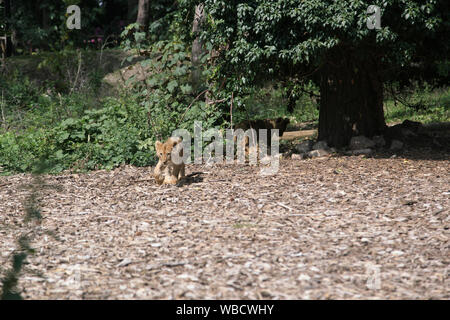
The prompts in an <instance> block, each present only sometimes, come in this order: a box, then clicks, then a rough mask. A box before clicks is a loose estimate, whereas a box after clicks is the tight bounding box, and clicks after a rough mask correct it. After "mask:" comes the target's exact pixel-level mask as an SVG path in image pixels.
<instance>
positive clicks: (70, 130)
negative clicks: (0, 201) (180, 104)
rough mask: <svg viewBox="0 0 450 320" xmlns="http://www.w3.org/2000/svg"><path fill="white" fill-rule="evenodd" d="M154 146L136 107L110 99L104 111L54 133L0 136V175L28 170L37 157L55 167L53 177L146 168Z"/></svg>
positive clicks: (68, 122)
mask: <svg viewBox="0 0 450 320" xmlns="http://www.w3.org/2000/svg"><path fill="white" fill-rule="evenodd" d="M154 141H155V140H154V138H153V137H151V135H150V130H149V127H148V124H147V121H146V113H145V112H144V111H143V110H142V109H141V108H140V107H139V106H138V105H137V104H135V103H133V102H132V101H131V100H130V99H126V98H123V99H112V98H110V99H108V100H107V101H106V102H105V103H104V106H103V107H102V108H100V109H97V110H87V111H85V113H84V115H83V116H82V117H80V118H68V119H65V120H63V121H62V122H61V123H60V124H59V125H57V126H55V127H54V128H52V129H48V130H44V129H41V130H35V129H33V130H27V131H25V132H22V133H17V134H15V133H13V132H7V133H5V134H3V135H0V166H1V167H3V172H4V173H12V172H25V171H30V170H32V169H33V164H34V163H35V162H36V160H37V159H39V158H43V159H48V160H50V161H51V162H52V163H53V167H52V172H60V171H62V170H64V169H72V170H83V171H84V170H91V169H102V168H104V169H112V168H113V167H115V166H118V165H120V164H123V163H130V164H133V165H137V166H145V165H150V164H152V163H154V162H155V158H154V150H153V145H154Z"/></svg>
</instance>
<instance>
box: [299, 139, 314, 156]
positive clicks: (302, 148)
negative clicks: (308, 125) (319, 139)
mask: <svg viewBox="0 0 450 320" xmlns="http://www.w3.org/2000/svg"><path fill="white" fill-rule="evenodd" d="M312 146H313V142H312V141H311V140H305V141H302V142H300V143H299V144H297V145H296V146H295V150H297V152H298V153H306V152H309V151H311V149H312Z"/></svg>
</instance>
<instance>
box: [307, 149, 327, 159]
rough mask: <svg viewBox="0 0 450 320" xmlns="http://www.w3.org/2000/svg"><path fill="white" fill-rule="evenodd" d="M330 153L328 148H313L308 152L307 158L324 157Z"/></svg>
mask: <svg viewBox="0 0 450 320" xmlns="http://www.w3.org/2000/svg"><path fill="white" fill-rule="evenodd" d="M329 154H330V153H329V152H328V151H327V150H323V149H319V150H312V151H310V152H308V153H307V154H306V157H307V158H318V157H324V156H327V155H329Z"/></svg>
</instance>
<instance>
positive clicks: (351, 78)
mask: <svg viewBox="0 0 450 320" xmlns="http://www.w3.org/2000/svg"><path fill="white" fill-rule="evenodd" d="M360 57H370V55H369V54H359V55H358V54H354V53H353V52H352V50H351V49H344V48H337V49H335V50H333V51H332V52H331V53H330V54H329V56H328V57H327V61H326V62H325V63H324V65H323V66H322V67H321V70H320V73H319V74H320V75H319V79H320V80H319V86H320V111H319V137H318V140H319V141H321V140H325V141H327V143H328V145H329V146H333V147H338V148H339V147H343V146H346V145H348V143H349V142H350V139H351V137H353V136H359V135H364V136H366V137H369V138H370V137H372V136H374V135H378V134H382V133H383V132H384V130H385V128H386V123H385V121H384V112H383V83H382V81H381V79H380V77H379V74H378V71H377V67H378V63H377V60H376V59H375V58H374V57H372V58H366V59H365V60H362V59H361V58H360Z"/></svg>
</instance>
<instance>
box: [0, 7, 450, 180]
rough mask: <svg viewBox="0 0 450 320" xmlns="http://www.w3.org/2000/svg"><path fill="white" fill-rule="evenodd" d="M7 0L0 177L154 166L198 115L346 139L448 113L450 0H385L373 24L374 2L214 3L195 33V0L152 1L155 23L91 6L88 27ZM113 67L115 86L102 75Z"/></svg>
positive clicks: (221, 122) (218, 122)
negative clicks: (9, 49)
mask: <svg viewBox="0 0 450 320" xmlns="http://www.w3.org/2000/svg"><path fill="white" fill-rule="evenodd" d="M6 3H8V6H9V7H11V8H12V9H13V10H6V7H7V6H5V8H1V10H0V15H1V16H2V17H3V16H4V17H5V18H6V20H5V21H6V22H2V23H1V24H0V30H1V32H6V34H8V35H11V36H12V35H13V34H14V36H15V39H14V40H15V44H14V46H15V48H14V49H15V50H14V52H13V56H11V57H9V58H7V59H6V61H7V68H5V69H4V72H2V73H1V75H0V172H1V174H11V173H15V172H29V171H31V170H33V168H34V167H35V165H34V164H35V163H36V160H37V159H46V160H48V161H50V162H51V163H52V169H51V170H50V171H51V172H61V171H63V170H72V171H84V170H92V169H101V168H104V169H111V168H114V167H115V166H118V165H120V164H124V163H129V164H133V165H137V166H148V165H151V164H154V163H155V160H156V159H155V154H154V150H153V146H154V142H155V141H156V140H157V139H165V138H167V137H168V136H169V135H170V134H171V132H172V131H173V130H174V129H177V128H185V129H188V130H191V131H192V128H193V123H194V121H202V126H203V129H208V128H211V127H217V128H225V127H229V126H230V122H231V120H233V123H234V124H236V123H237V122H239V121H242V120H246V119H265V118H275V117H279V116H282V117H289V118H290V120H291V127H294V128H295V127H298V126H297V124H298V123H303V122H307V123H309V125H314V126H316V127H318V129H319V138H320V139H325V140H329V142H330V145H345V143H346V141H347V140H348V139H349V137H350V136H351V134H352V130H350V129H351V128H353V127H356V128H358V130H359V131H358V132H360V133H365V134H366V135H370V134H374V133H375V132H377V130H381V128H384V120H385V121H386V122H387V123H391V122H400V121H403V120H404V119H411V120H416V121H421V122H436V121H449V119H450V116H449V103H450V91H449V88H448V87H447V85H448V77H449V74H450V64H449V62H448V54H447V53H448V51H449V46H448V43H447V42H445V41H440V40H441V37H442V36H443V35H446V34H448V32H447V31H448V23H447V24H446V23H445V21H448V14H449V12H450V10H447V9H448V3H447V2H445V1H431V2H429V3H427V4H426V5H419V4H418V3H419V2H416V1H412V0H408V1H404V2H402V3H398V2H396V1H384V2H383V3H382V4H380V7H381V11H382V12H381V13H382V17H383V18H382V28H381V29H380V30H372V29H370V28H367V26H366V22H367V7H368V5H369V4H372V3H371V2H366V1H357V2H353V1H352V2H351V3H350V2H348V1H343V2H334V3H333V4H331V5H330V4H329V3H328V2H326V1H319V0H317V1H310V2H305V1H299V0H294V1H288V2H286V1H282V0H276V1H267V0H257V1H237V0H236V1H235V0H233V1H216V0H215V1H212V0H211V1H210V0H206V1H204V2H203V3H204V5H205V7H204V9H205V11H204V12H207V14H206V15H205V14H203V18H202V17H197V18H198V19H199V20H202V19H203V20H204V22H203V24H201V25H200V27H199V28H198V29H197V31H195V32H193V31H192V30H193V28H192V26H193V24H194V23H193V22H194V21H195V20H194V12H195V10H196V7H197V5H198V1H193V0H183V1H177V2H176V4H174V3H173V2H171V1H167V0H161V1H151V2H148V3H149V5H150V10H149V12H150V13H147V15H149V16H148V20H149V21H148V22H149V23H148V27H147V28H144V27H143V25H140V24H139V23H138V22H137V21H136V14H137V10H138V8H133V7H130V6H128V4H129V2H128V1H125V0H121V1H102V2H96V1H91V2H89V3H87V2H85V3H83V5H84V6H85V9H86V10H84V11H83V14H84V15H83V20H82V21H83V31H82V32H81V31H79V30H78V31H77V30H69V29H67V28H66V27H65V25H64V23H65V20H66V16H65V10H64V9H65V6H66V5H68V4H69V3H70V4H76V3H81V2H80V1H64V2H63V3H60V4H58V5H54V4H53V3H52V2H51V1H49V0H43V1H41V2H40V6H35V5H34V2H33V1H30V0H20V1H17V2H14V3H11V1H7V2H6ZM11 8H10V9H11ZM197 8H198V7H197ZM99 25H101V27H99ZM33 27H34V28H33ZM27 30H29V31H27ZM286 30H290V31H289V32H286ZM427 39H433V41H432V43H429V42H427V41H428V40H427ZM53 43H56V44H57V45H53ZM195 43H197V44H198V43H201V44H202V45H201V46H197V47H195V45H194V44H195ZM436 43H439V44H440V45H439V48H437V49H436V46H435V44H436ZM119 46H120V47H119ZM195 48H196V50H197V52H195V53H194V51H195V50H194V49H195ZM131 52H132V53H133V54H134V55H132V54H131ZM399 52H402V54H401V55H399V54H398V53H399ZM29 53H30V54H29ZM27 54H29V55H27ZM193 60H196V61H197V62H196V63H193ZM368 61H370V62H371V63H370V64H368ZM128 66H129V68H128ZM119 69H121V71H123V73H119ZM113 72H114V76H115V77H116V78H117V79H116V80H118V81H117V83H118V85H116V86H115V87H111V86H108V85H107V84H106V83H105V82H104V81H103V79H104V77H105V76H106V75H111V74H113ZM125 73H128V75H127V77H126V79H128V80H127V81H126V82H124V81H122V80H125V78H123V79H120V77H121V76H122V75H123V74H125ZM194 74H195V75H196V76H195V77H197V78H198V79H196V80H195V81H194V78H195V77H194V76H193V75H194ZM130 75H131V76H130ZM375 78H377V79H383V81H384V82H377V81H378V80H377V81H373V79H375ZM121 81H122V82H121ZM432 86H433V89H431V88H432ZM320 96H322V97H327V99H320ZM382 96H384V101H383V100H382V99H378V98H381V97H382ZM350 102H351V103H350ZM319 105H320V111H319ZM383 106H384V108H383ZM364 108H365V109H364ZM341 109H342V110H341ZM339 110H341V111H342V112H340V111H339ZM383 111H384V118H383ZM319 113H321V114H320V119H325V121H323V120H321V123H319ZM345 119H350V120H348V121H347V120H345ZM374 119H376V120H374ZM344 120H345V121H347V122H348V123H347V122H345V121H344ZM343 121H344V122H345V123H343ZM337 128H340V129H339V130H343V131H342V132H341V131H339V130H338V129H337ZM349 128H350V129H349ZM333 130H338V131H336V132H334V131H333Z"/></svg>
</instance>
